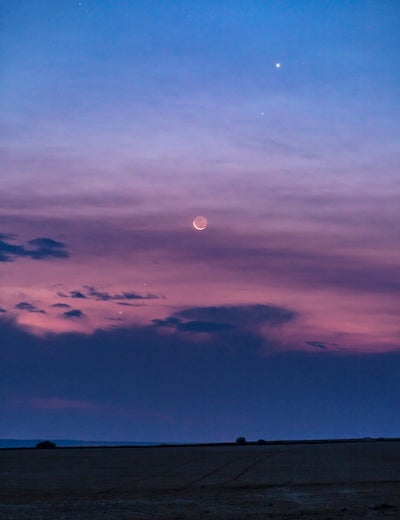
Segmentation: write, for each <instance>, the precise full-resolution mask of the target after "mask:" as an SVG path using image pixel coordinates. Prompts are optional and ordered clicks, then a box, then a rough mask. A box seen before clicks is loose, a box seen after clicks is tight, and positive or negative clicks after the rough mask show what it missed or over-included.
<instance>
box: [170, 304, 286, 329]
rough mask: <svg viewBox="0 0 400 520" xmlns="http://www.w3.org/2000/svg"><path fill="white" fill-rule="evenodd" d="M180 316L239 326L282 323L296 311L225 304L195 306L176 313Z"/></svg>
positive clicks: (275, 307) (272, 306)
mask: <svg viewBox="0 0 400 520" xmlns="http://www.w3.org/2000/svg"><path fill="white" fill-rule="evenodd" d="M175 316H177V317H179V318H186V319H195V320H205V321H212V322H223V323H228V324H231V325H233V326H235V327H239V328H247V327H254V326H261V325H267V324H269V325H281V324H284V323H287V322H289V321H291V320H293V319H294V318H295V316H296V313H295V312H294V311H291V310H289V309H285V308H283V307H277V306H274V305H262V304H258V305H225V306H220V307H194V308H190V309H185V310H183V311H179V312H177V313H175Z"/></svg>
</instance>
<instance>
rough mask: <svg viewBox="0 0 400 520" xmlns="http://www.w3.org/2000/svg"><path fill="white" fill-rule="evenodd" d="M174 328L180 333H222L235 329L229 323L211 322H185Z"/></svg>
mask: <svg viewBox="0 0 400 520" xmlns="http://www.w3.org/2000/svg"><path fill="white" fill-rule="evenodd" d="M176 328H177V329H178V330H180V331H182V332H207V333H211V332H224V331H227V330H232V329H234V328H235V327H234V326H233V325H230V324H229V323H215V322H212V321H187V322H185V323H179V324H178V325H177V326H176Z"/></svg>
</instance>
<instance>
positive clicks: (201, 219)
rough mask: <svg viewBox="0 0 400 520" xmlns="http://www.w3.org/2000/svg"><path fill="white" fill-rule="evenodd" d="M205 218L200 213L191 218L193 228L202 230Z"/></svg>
mask: <svg viewBox="0 0 400 520" xmlns="http://www.w3.org/2000/svg"><path fill="white" fill-rule="evenodd" d="M207 224H208V222H207V219H206V217H203V216H202V215H199V216H198V217H196V218H195V219H194V220H193V227H194V229H197V231H203V230H204V229H206V227H207Z"/></svg>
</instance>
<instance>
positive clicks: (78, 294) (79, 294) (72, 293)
mask: <svg viewBox="0 0 400 520" xmlns="http://www.w3.org/2000/svg"><path fill="white" fill-rule="evenodd" d="M69 295H70V297H71V298H86V296H85V295H84V294H83V293H82V292H80V291H69Z"/></svg>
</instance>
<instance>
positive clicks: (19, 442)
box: [0, 439, 162, 449]
mask: <svg viewBox="0 0 400 520" xmlns="http://www.w3.org/2000/svg"><path fill="white" fill-rule="evenodd" d="M43 440H44V439H0V449H1V448H34V447H35V446H36V444H37V443H38V442H40V441H43ZM49 440H51V441H53V442H55V443H56V445H57V446H58V447H63V448H69V447H74V446H85V447H89V446H159V445H160V444H162V443H161V442H130V441H126V442H125V441H124V442H116V441H80V440H75V439H73V440H72V439H49Z"/></svg>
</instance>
